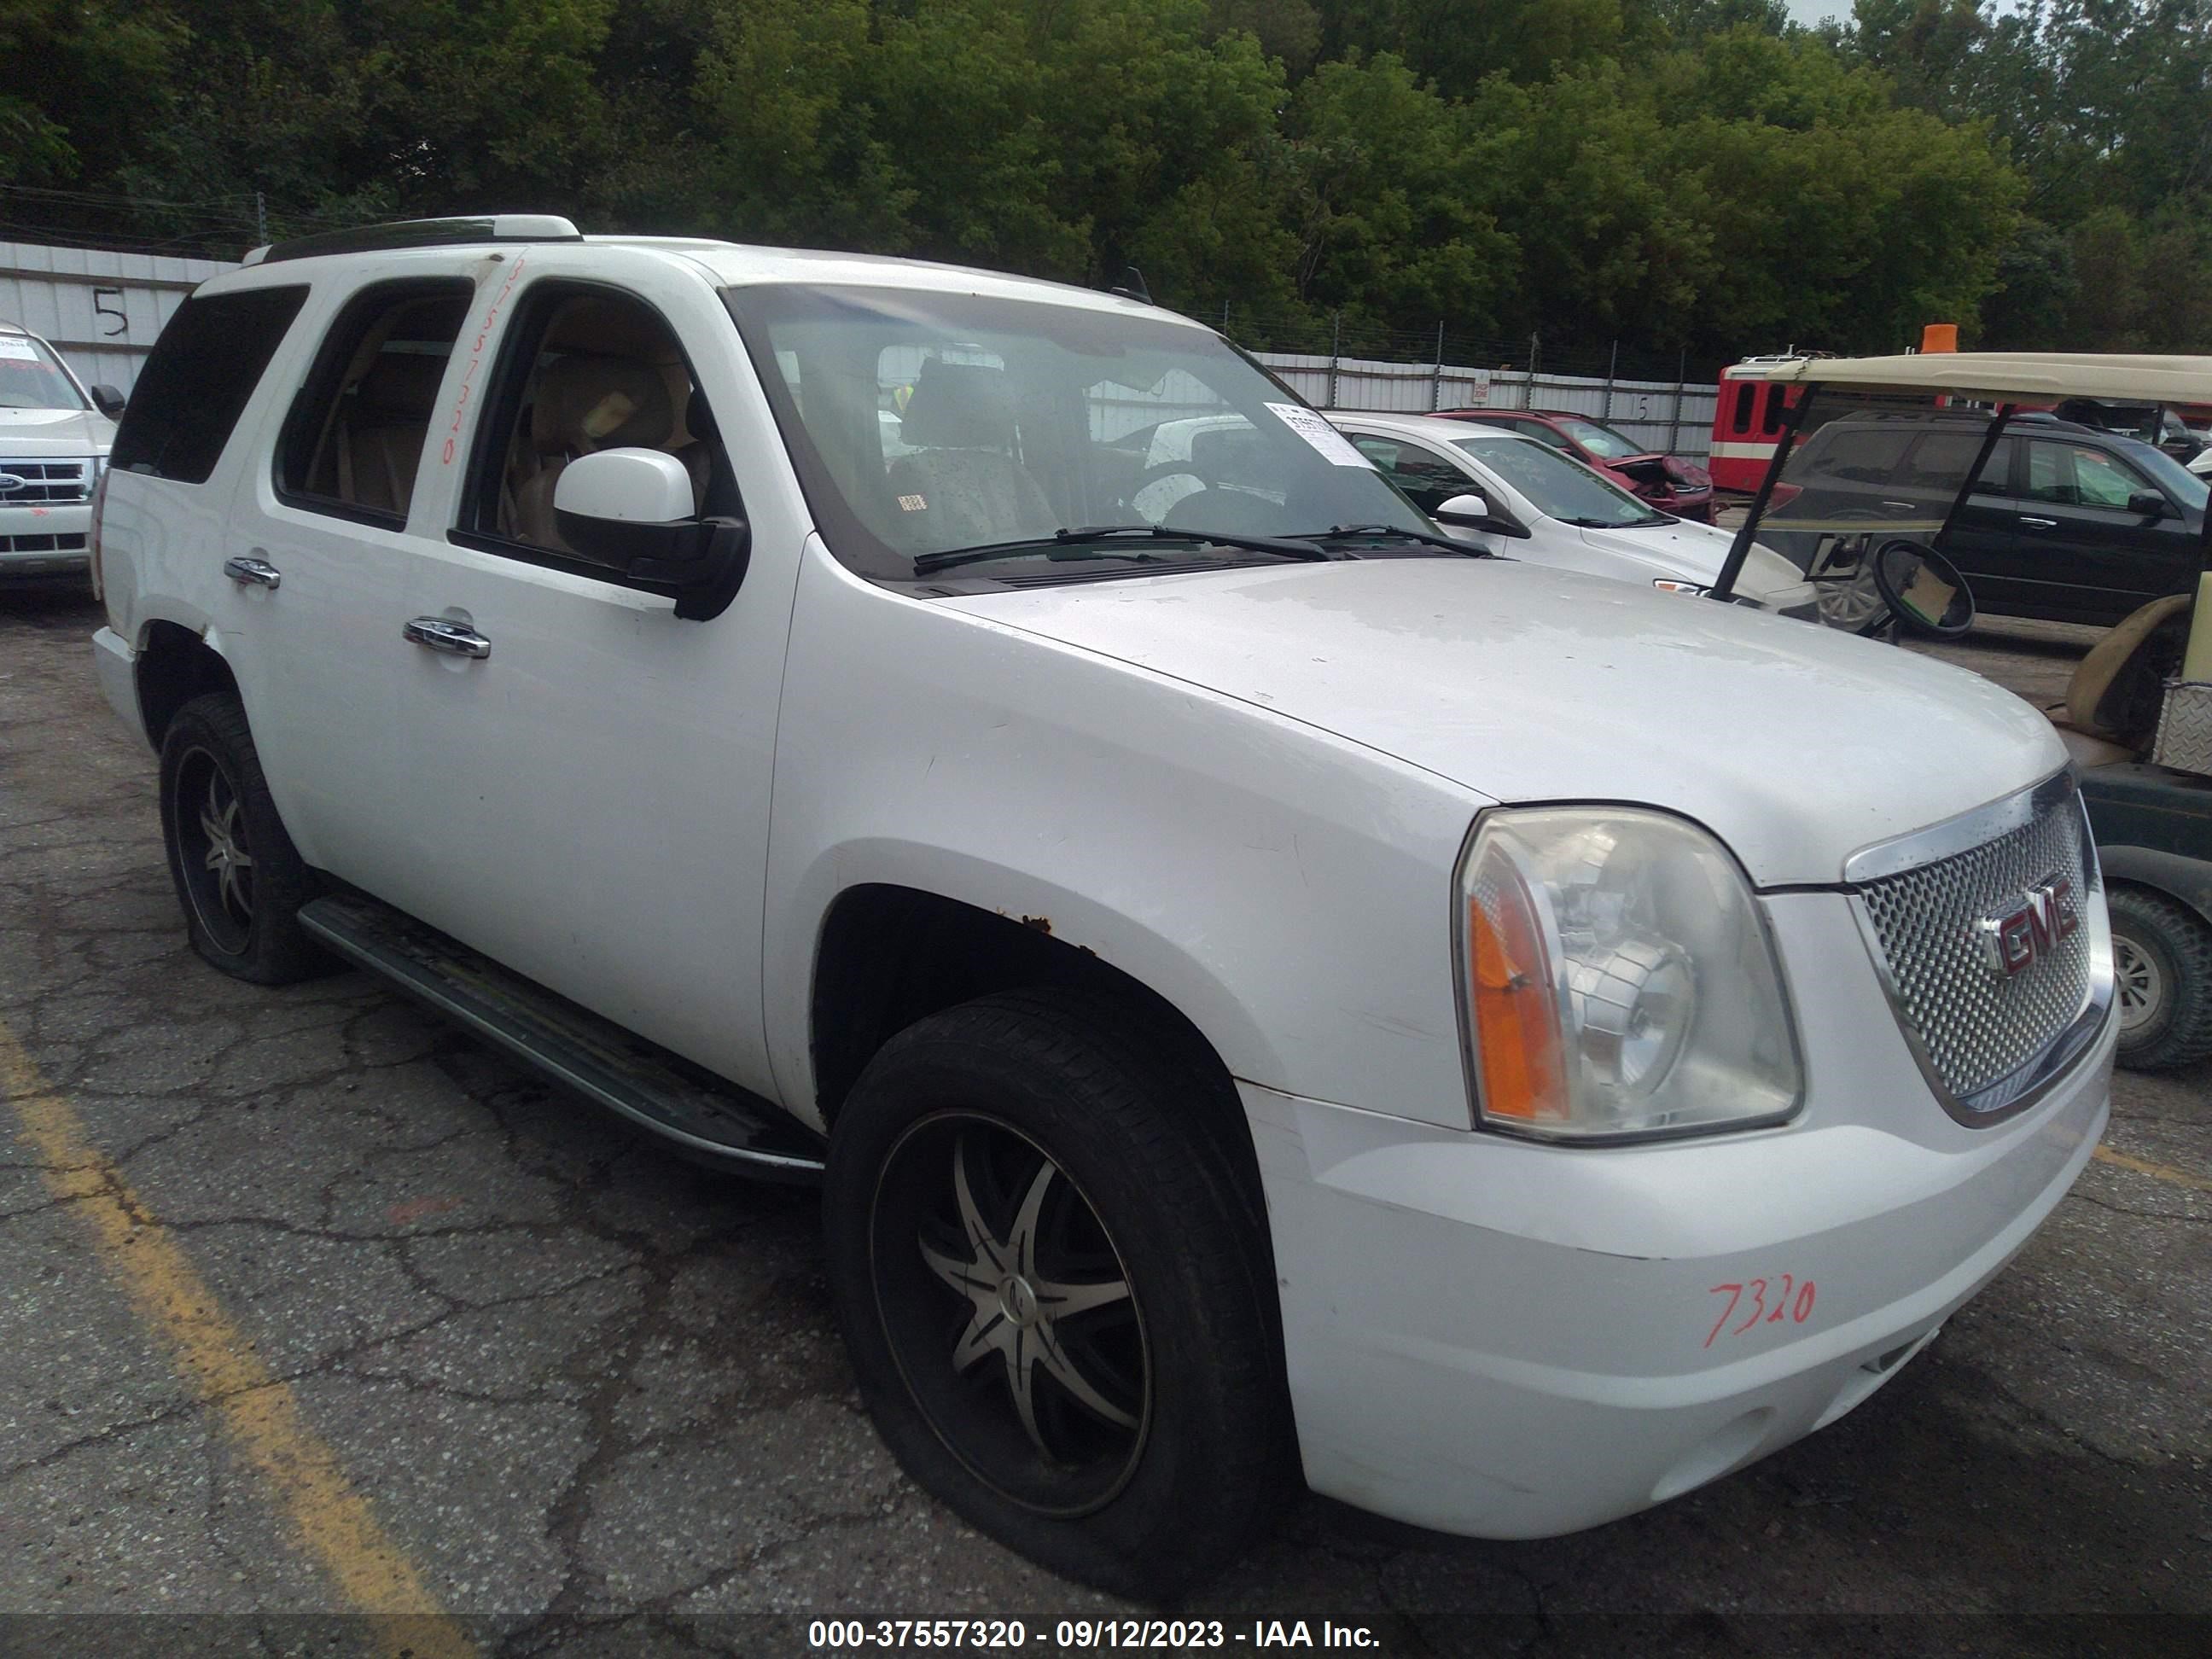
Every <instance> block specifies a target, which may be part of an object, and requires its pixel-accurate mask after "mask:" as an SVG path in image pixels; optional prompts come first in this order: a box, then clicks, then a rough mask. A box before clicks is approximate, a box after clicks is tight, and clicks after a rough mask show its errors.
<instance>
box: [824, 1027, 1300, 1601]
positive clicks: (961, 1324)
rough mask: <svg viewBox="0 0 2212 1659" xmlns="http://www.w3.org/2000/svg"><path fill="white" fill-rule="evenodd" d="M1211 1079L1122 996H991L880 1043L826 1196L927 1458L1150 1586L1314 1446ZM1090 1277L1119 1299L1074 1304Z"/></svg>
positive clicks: (961, 1493) (966, 1510)
mask: <svg viewBox="0 0 2212 1659" xmlns="http://www.w3.org/2000/svg"><path fill="white" fill-rule="evenodd" d="M1194 1085H1198V1086H1205V1085H1204V1084H1203V1082H1202V1080H1201V1079H1198V1078H1196V1077H1194V1073H1192V1072H1191V1070H1190V1069H1189V1068H1188V1064H1187V1060H1186V1057H1185V1056H1183V1055H1182V1054H1181V1053H1180V1052H1179V1051H1178V1050H1177V1048H1176V1045H1175V1044H1174V1043H1173V1042H1170V1041H1167V1040H1164V1038H1162V1037H1161V1036H1159V1035H1158V1034H1157V1033H1156V1032H1155V1031H1154V1030H1153V1028H1152V1027H1150V1026H1149V1025H1148V1024H1146V1023H1144V1022H1143V1021H1141V1020H1140V1019H1139V1018H1138V1017H1136V1016H1134V1015H1133V1013H1132V1012H1130V1011H1128V1010H1127V1009H1125V1008H1124V1007H1123V1006H1121V1005H1120V1004H1117V1003H1115V1002H1113V1001H1111V1000H1107V999H1103V998H1099V997H1096V996H1091V995H1086V994H1077V993H1069V992H1062V991H1057V990H1049V991H1048V990H1038V991H1028V992H1017V993H1006V994H998V995H993V996H988V997H985V998H982V999H981V1000H977V1001H975V1002H970V1003H967V1004H965V1005H963V1006H960V1007H957V1008H953V1009H951V1010H948V1011H946V1012H943V1013H939V1014H936V1015H933V1016H931V1017H930V1018H927V1019H924V1020H921V1021H920V1022H919V1023H917V1024H915V1025H912V1026H910V1027H908V1029H907V1030H904V1031H902V1032H901V1033H900V1034H899V1035H898V1036H895V1037H893V1038H892V1039H891V1040H890V1042H888V1043H886V1044H885V1045H884V1048H883V1049H882V1050H881V1051H880V1052H879V1053H878V1054H877V1055H876V1057H875V1058H874V1060H872V1061H871V1062H870V1063H869V1066H868V1067H867V1070H866V1072H865V1073H863V1074H862V1076H861V1078H860V1081H859V1082H858V1083H857V1084H856V1085H854V1090H853V1092H852V1094H851V1095H850V1097H848V1099H847V1101H846V1103H845V1104H844V1107H843V1109H842V1111H841V1112H840V1113H839V1115H838V1117H837V1120H836V1125H835V1128H834V1132H833V1133H832V1135H831V1139H830V1146H829V1172H828V1176H827V1179H826V1182H825V1184H824V1191H823V1220H824V1231H825V1232H826V1235H827V1241H828V1262H829V1284H830V1288H831V1291H832V1292H833V1294H834V1295H835V1297H836V1305H837V1314H838V1321H839V1323H840V1325H841V1327H842V1329H843V1332H844V1336H845V1341H846V1345H847V1346H848V1350H849V1352H851V1354H852V1358H853V1363H854V1369H855V1370H856V1371H857V1372H858V1374H859V1380H860V1395H861V1398H862V1399H863V1400H864V1401H866V1405H867V1407H868V1410H869V1412H870V1413H871V1414H872V1416H873V1417H874V1419H875V1422H876V1426H877V1428H878V1431H880V1432H881V1433H882V1435H883V1437H884V1440H885V1442H886V1443H888V1444H889V1445H890V1449H891V1450H892V1452H893V1454H894V1455H896V1457H897V1458H898V1460H899V1462H900V1463H901V1464H902V1466H903V1467H904V1468H905V1469H906V1471H907V1473H908V1474H910V1475H912V1476H913V1477H914V1479H915V1480H916V1481H918V1482H920V1483H921V1486H924V1487H925V1488H926V1489H927V1490H928V1491H929V1492H931V1493H933V1495H934V1496H936V1497H937V1498H939V1499H940V1500H941V1501H943V1502H944V1503H945V1504H948V1505H950V1506H951V1508H952V1509H953V1510H956V1511H957V1512H958V1513H959V1514H960V1515H961V1516H963V1517H964V1518H965V1519H967V1520H968V1521H969V1522H971V1523H972V1524H974V1525H975V1526H976V1527H978V1528H981V1530H982V1531H984V1532H985V1533H987V1534H990V1535H991V1536H992V1537H994V1538H996V1539H997V1540H999V1541H1000V1542H1002V1543H1004V1544H1006V1545H1007V1546H1008V1547H1011V1548H1012V1549H1015V1550H1017V1551H1019V1552H1020V1553H1022V1554H1024V1555H1026V1556H1028V1557H1030V1559H1033V1560H1035V1561H1037V1562H1039V1563H1041V1564H1042V1565H1044V1566H1047V1567H1048V1568H1050V1569H1052V1570H1053V1571H1055V1572H1058V1573H1061V1574H1063V1575H1065V1576H1066V1577H1070V1578H1074V1579H1078V1580H1080V1581H1081V1582H1083V1583H1088V1584H1092V1585H1096V1586H1097V1587H1098V1588H1100V1589H1106V1590H1109V1591H1112V1592H1114V1593H1115V1594H1118V1595H1128V1596H1133V1597H1137V1598H1139V1599H1142V1600H1145V1601H1170V1600H1172V1599H1174V1598H1175V1597H1176V1596H1178V1595H1182V1593H1183V1592H1185V1591H1186V1590H1188V1589H1190V1588H1192V1587H1193V1586H1194V1585H1195V1584H1197V1583H1200V1582H1201V1581H1203V1580H1204V1579H1206V1577H1210V1576H1211V1575H1212V1574H1213V1573H1215V1572H1217V1571H1219V1570H1220V1569H1221V1568H1222V1567H1223V1566H1225V1565H1227V1564H1228V1563H1229V1562H1230V1561H1231V1560H1232V1559H1235V1557H1236V1556H1237V1554H1239V1553H1241V1552H1242V1551H1243V1548H1244V1547H1245V1546H1246V1544H1247V1543H1248V1542H1249V1541H1250V1540H1251V1538H1252V1537H1253V1535H1254V1534H1255V1531H1256V1530H1257V1529H1258V1528H1260V1527H1261V1526H1262V1525H1263V1524H1265V1523H1266V1522H1267V1521H1268V1520H1269V1519H1270V1518H1271V1517H1272V1516H1273V1515H1275V1514H1277V1513H1279V1507H1280V1506H1279V1503H1278V1502H1277V1499H1278V1498H1279V1496H1280V1494H1281V1493H1282V1492H1283V1490H1284V1488H1285V1481H1286V1479H1287V1476H1288V1474H1289V1473H1290V1469H1291V1460H1290V1456H1289V1451H1290V1449H1291V1444H1292V1441H1291V1432H1290V1414H1289V1406H1288V1398H1287V1395H1286V1392H1285V1387H1284V1383H1283V1380H1282V1375H1281V1358H1280V1356H1281V1343H1280V1338H1279V1334H1278V1331H1277V1303H1276V1299H1275V1285H1274V1279H1273V1258H1272V1255H1271V1252H1270V1250H1269V1248H1268V1243H1267V1234H1266V1231H1265V1222H1264V1220H1263V1219H1261V1211H1260V1208H1259V1206H1258V1203H1257V1200H1256V1196H1255V1194H1253V1193H1252V1192H1251V1191H1250V1188H1251V1185H1252V1181H1253V1179H1254V1178H1255V1177H1253V1176H1251V1175H1250V1173H1249V1170H1240V1169H1239V1168H1238V1167H1237V1166H1236V1164H1235V1163H1234V1162H1233V1160H1232V1158H1231V1155H1230V1154H1231V1148H1230V1147H1229V1146H1228V1143H1227V1139H1226V1137H1225V1136H1224V1135H1222V1134H1221V1133H1219V1132H1218V1129H1216V1128H1212V1127H1206V1124H1205V1122H1204V1120H1206V1118H1207V1116H1208V1114H1207V1111H1206V1107H1205V1105H1204V1104H1201V1103H1197V1102H1194V1099H1193V1097H1192V1095H1191V1089H1192V1087H1193V1086H1194ZM1216 1086H1226V1085H1216ZM1231 1104H1232V1105H1233V1104H1234V1103H1233V1100H1232V1101H1231ZM1247 1162H1248V1163H1249V1152H1248V1154H1247ZM956 1171H957V1173H956ZM940 1172H941V1173H940ZM959 1182H965V1183H966V1184H965V1186H964V1188H963V1187H960V1186H958V1184H957V1183H959ZM1024 1216H1027V1217H1028V1218H1029V1219H1030V1225H1028V1226H1027V1227H1026V1228H1025V1227H1024V1222H1023V1218H1024ZM978 1226H980V1227H981V1228H982V1229H983V1230H984V1232H985V1235H986V1242H978V1241H977V1228H978ZM1024 1240H1026V1241H1027V1243H1024ZM994 1249H995V1251H997V1252H999V1253H1000V1254H998V1255H994V1254H993V1252H994ZM948 1256H954V1257H958V1258H960V1260H959V1261H957V1262H948V1261H947V1257H948ZM1007 1257H1011V1258H1013V1260H1014V1264H1015V1270H1014V1271H1007V1270H1006V1267H1005V1259H1006V1258H1007ZM963 1267H965V1268H968V1269H969V1273H968V1275H967V1278H966V1283H967V1285H968V1286H969V1288H965V1289H957V1290H956V1289H955V1288H953V1283H952V1281H953V1277H954V1274H955V1273H957V1272H958V1271H959V1269H961V1268H963ZM979 1270H980V1271H979ZM994 1280H995V1283H994V1282H993V1281H994ZM1031 1281H1034V1286H1032V1284H1031ZM1115 1285H1124V1286H1126V1287H1127V1295H1126V1297H1119V1298H1116V1297H1113V1296H1112V1291H1113V1288H1114V1287H1115ZM1081 1291H1090V1292H1091V1299H1097V1300H1099V1301H1100V1303H1101V1305H1098V1306H1095V1307H1091V1308H1087V1309H1077V1310H1073V1311H1069V1312H1066V1313H1062V1314H1058V1315H1054V1313H1053V1312H1052V1311H1051V1308H1052V1306H1053V1305H1054V1304H1061V1305H1064V1304H1066V1303H1067V1302H1072V1301H1079V1300H1083V1299H1085V1298H1083V1297H1081V1296H1080V1295H1079V1294H1071V1293H1078V1292H1081ZM1056 1292H1057V1293H1060V1294H1058V1295H1055V1293H1056ZM963 1300H964V1301H965V1302H966V1303H968V1304H971V1305H969V1306H963ZM971 1339H972V1341H971ZM963 1348H964V1349H965V1352H966V1359H965V1362H964V1363H963V1362H962V1361H961V1359H960V1358H959V1355H958V1353H957V1352H956V1351H957V1350H961V1349H963ZM1022 1353H1027V1354H1028V1356H1029V1358H1028V1361H1027V1366H1028V1369H1027V1370H1026V1371H1021V1370H1018V1367H1020V1366H1021V1365H1022V1364H1023V1363H1024V1362H1023V1361H1021V1360H1020V1359H1019V1358H1018V1357H1017V1356H1018V1355H1019V1354H1022ZM1017 1375H1026V1376H1029V1377H1030V1384H1029V1396H1028V1401H1027V1404H1028V1407H1029V1408H1028V1410H1027V1413H1026V1414H1024V1411H1023V1409H1022V1408H1021V1400H1022V1396H1021V1395H1020V1393H1019V1391H1018V1389H1017V1388H1016V1385H1015V1382H1014V1379H1015V1377H1016V1376H1017ZM1063 1376H1072V1378H1073V1382H1074V1383H1075V1384H1076V1385H1077V1387H1073V1388H1071V1387H1070V1386H1069V1385H1068V1383H1065V1382H1063V1381H1062V1377H1063ZM1079 1390H1087V1391H1088V1393H1089V1395H1090V1399H1091V1403H1086V1401H1085V1395H1084V1394H1083V1393H1082V1392H1079ZM1094 1404H1095V1406H1096V1407H1104V1408H1107V1410H1108V1411H1110V1412H1112V1413H1115V1415H1114V1416H1109V1415H1107V1414H1106V1412H1104V1411H1101V1410H1099V1409H1095V1408H1094Z"/></svg>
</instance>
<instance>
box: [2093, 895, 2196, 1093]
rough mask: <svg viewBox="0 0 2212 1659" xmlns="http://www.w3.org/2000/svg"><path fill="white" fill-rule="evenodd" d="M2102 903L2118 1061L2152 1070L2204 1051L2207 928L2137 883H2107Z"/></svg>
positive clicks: (2183, 909) (2179, 1063) (2187, 911)
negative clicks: (2108, 924) (2107, 911)
mask: <svg viewBox="0 0 2212 1659" xmlns="http://www.w3.org/2000/svg"><path fill="white" fill-rule="evenodd" d="M2109 902H2110V904H2111V906H2112V975H2113V978H2114V980H2115V981H2116V984H2115V987H2114V988H2115V990H2116V991H2117V993H2118V996H2119V1000H2120V1053H2119V1061H2120V1064H2121V1065H2123V1066H2130V1067H2131V1068H2134V1069H2136V1070H2139V1071H2155V1070H2160V1069H2162V1068H2165V1067H2167V1066H2186V1065H2188V1064H2189V1063H2190V1062H2191V1061H2192V1060H2202V1059H2203V1058H2204V1057H2205V1056H2206V1055H2207V1054H2212V927H2206V926H2205V924H2204V921H2203V917H2201V916H2199V915H2197V914H2196V913H2195V912H2194V911H2192V910H2191V909H2189V908H2186V907H2185V906H2183V905H2181V904H2179V903H2177V902H2174V901H2173V900H2172V899H2170V898H2167V897H2166V896H2165V895H2164V894H2162V893H2154V892H2151V891H2149V890H2147V889H2144V888H2140V887H2115V888H2113V889H2112V893H2111V895H2110V897H2109Z"/></svg>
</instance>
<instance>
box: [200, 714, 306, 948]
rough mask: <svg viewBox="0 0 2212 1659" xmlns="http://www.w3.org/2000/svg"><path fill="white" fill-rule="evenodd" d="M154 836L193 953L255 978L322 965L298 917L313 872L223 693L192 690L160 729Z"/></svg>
mask: <svg viewBox="0 0 2212 1659" xmlns="http://www.w3.org/2000/svg"><path fill="white" fill-rule="evenodd" d="M161 839H162V841H163V842H164V843H165V845H166V846H167V851H168V855H169V874H170V876H171V877H172V878H173V879H174V880H175V882H176V884H177V898H178V901H179V902H180V903H181V904H182V905H183V906H184V910H185V927H186V928H187V929H188V930H189V933H190V934H191V942H192V948H193V949H194V950H195V951H198V952H199V953H200V955H202V956H203V957H206V958H207V960H208V961H210V962H211V963H214V964H215V965H216V967H218V968H220V969H222V970H223V972H225V973H226V974H230V975H234V976H235V977H237V978H239V979H244V980H252V981H254V982H255V983H256V984H260V985H283V984H289V983H290V982H291V981H294V980H299V979H306V978H307V977H309V976H310V975H313V974H315V973H318V972H321V971H325V970H327V969H328V968H329V966H330V963H329V960H328V958H326V957H324V956H323V954H322V953H321V952H320V951H319V950H317V949H316V947H315V945H314V944H313V942H312V941H311V940H310V939H308V938H307V934H306V933H303V932H302V931H301V927H300V924H299V920H298V918H299V911H300V907H301V905H302V904H304V903H306V902H307V900H308V899H310V898H312V897H313V896H314V884H313V877H312V876H311V875H310V874H309V872H308V870H307V866H306V865H304V864H303V863H301V860H300V854H299V853H298V851H297V850H296V849H295V848H294V847H293V845H292V838H291V836H289V835H287V834H285V832H284V823H283V819H282V818H280V817H277V815H276V803H275V802H274V801H273V800H271V799H270V797H269V786H268V783H267V781H266V780H264V778H263V776H262V775H261V761H260V757H258V755H257V754H256V753H255V752H254V748H253V734H252V732H250V731H249V730H248V729H247V727H246V711H245V709H244V708H241V707H240V705H239V702H238V699H237V698H235V697H234V696H230V695H228V693H224V692H213V693H210V694H209V695H208V696H204V697H195V698H194V699H193V700H192V701H191V702H188V703H186V704H185V706H184V707H183V708H180V709H179V710H178V711H177V713H176V714H175V716H174V717H173V719H172V720H170V722H169V726H168V730H167V732H165V733H163V735H162V738H161Z"/></svg>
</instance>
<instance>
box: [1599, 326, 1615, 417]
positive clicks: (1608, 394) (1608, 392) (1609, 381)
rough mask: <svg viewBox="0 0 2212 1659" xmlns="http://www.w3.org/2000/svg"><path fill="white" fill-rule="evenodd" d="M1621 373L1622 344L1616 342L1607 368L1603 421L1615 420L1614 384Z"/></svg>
mask: <svg viewBox="0 0 2212 1659" xmlns="http://www.w3.org/2000/svg"><path fill="white" fill-rule="evenodd" d="M1619 374H1620V341H1618V340H1615V341H1614V342H1613V356H1612V357H1611V359H1610V360H1609V361H1607V363H1606V366H1605V413H1604V414H1602V415H1601V416H1598V419H1600V420H1601V421H1609V420H1611V419H1612V418H1613V380H1615V378H1616V377H1618V376H1619Z"/></svg>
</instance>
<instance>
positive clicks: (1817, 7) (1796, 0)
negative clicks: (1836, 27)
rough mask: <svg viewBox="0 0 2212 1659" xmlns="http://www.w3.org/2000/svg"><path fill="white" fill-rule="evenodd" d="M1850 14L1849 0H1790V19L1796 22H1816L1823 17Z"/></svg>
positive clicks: (1847, 15) (1845, 16) (1846, 15)
mask: <svg viewBox="0 0 2212 1659" xmlns="http://www.w3.org/2000/svg"><path fill="white" fill-rule="evenodd" d="M1850 15H1851V0H1790V21H1793V22H1798V23H1817V22H1819V21H1820V20H1821V19H1822V18H1824V17H1844V18H1848V17H1849V16H1850Z"/></svg>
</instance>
